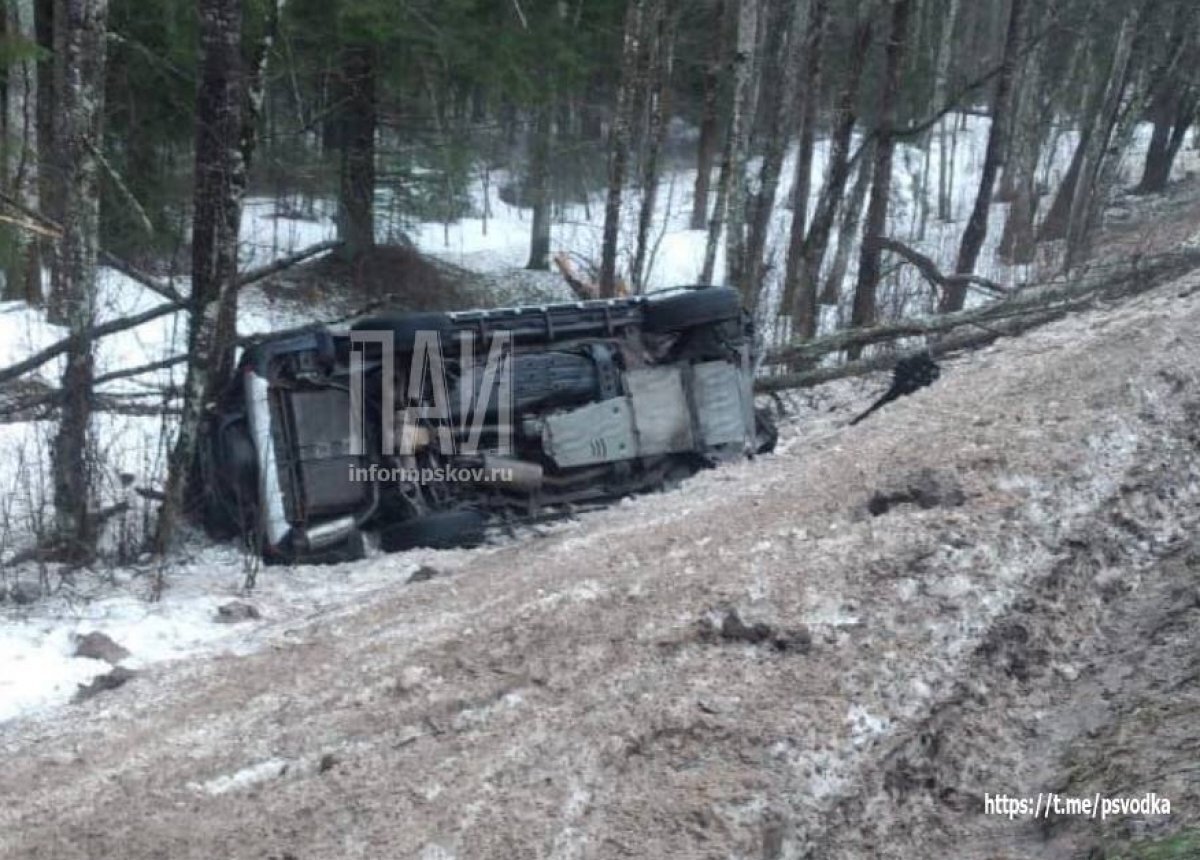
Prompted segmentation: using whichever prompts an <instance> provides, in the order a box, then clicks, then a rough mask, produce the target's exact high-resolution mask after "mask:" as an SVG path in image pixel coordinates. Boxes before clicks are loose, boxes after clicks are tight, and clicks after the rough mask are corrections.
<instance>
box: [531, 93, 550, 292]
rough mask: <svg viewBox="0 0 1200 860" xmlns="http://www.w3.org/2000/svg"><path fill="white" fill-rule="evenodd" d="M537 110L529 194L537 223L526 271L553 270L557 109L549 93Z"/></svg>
mask: <svg viewBox="0 0 1200 860" xmlns="http://www.w3.org/2000/svg"><path fill="white" fill-rule="evenodd" d="M543 97H544V100H543V101H542V102H541V103H539V104H538V105H537V107H535V108H534V112H533V117H534V118H533V134H532V135H531V141H530V143H531V145H530V153H529V191H530V197H531V198H532V203H533V224H532V227H531V229H530V233H529V260H528V262H526V263H525V268H527V269H533V270H536V271H546V270H548V269H549V268H550V204H551V195H550V150H551V147H552V146H553V137H554V106H553V104H552V103H551V102H550V100H549V98H548V97H547V96H546V94H543Z"/></svg>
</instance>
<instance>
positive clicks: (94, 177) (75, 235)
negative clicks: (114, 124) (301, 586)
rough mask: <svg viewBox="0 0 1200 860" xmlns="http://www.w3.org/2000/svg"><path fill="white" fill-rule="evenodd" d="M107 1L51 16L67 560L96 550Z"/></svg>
mask: <svg viewBox="0 0 1200 860" xmlns="http://www.w3.org/2000/svg"><path fill="white" fill-rule="evenodd" d="M107 17H108V3H107V0H61V2H59V3H58V4H57V5H56V8H55V16H54V45H55V48H56V51H55V68H54V72H55V74H54V79H55V95H56V100H55V114H56V128H55V134H54V142H55V158H54V164H55V168H56V171H57V176H58V179H59V182H60V189H61V190H60V193H61V201H62V227H63V230H62V237H61V238H60V239H59V240H58V244H57V248H56V254H55V265H54V267H53V281H52V289H51V297H52V300H53V309H54V311H55V316H56V317H57V318H59V319H63V320H65V321H66V323H67V329H68V331H69V332H70V334H71V344H70V346H69V347H68V349H67V352H66V367H65V369H64V371H63V377H62V392H63V399H62V412H61V414H60V418H59V426H58V433H57V435H56V436H55V439H54V507H55V515H56V522H57V533H58V537H59V540H60V541H61V543H62V546H63V549H64V551H65V552H66V554H67V555H68V556H71V557H75V558H82V557H86V556H88V555H89V554H91V553H92V552H93V551H94V537H95V536H94V534H93V524H92V521H91V515H90V504H91V501H92V489H93V485H92V465H93V464H92V462H91V459H90V457H89V456H88V450H89V441H90V432H89V430H90V426H91V417H92V387H93V383H92V380H93V377H94V367H93V355H92V335H91V330H92V324H93V322H94V320H95V316H96V255H97V252H98V242H99V231H100V189H99V178H100V177H99V169H100V168H99V163H98V158H97V153H98V152H99V146H100V145H101V140H102V131H103V118H104V64H105V56H106V51H105V30H106V24H107Z"/></svg>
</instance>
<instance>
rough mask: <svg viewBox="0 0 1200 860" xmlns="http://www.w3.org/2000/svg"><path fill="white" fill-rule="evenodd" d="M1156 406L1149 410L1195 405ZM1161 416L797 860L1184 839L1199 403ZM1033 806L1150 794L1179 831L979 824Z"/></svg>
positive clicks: (1195, 754) (1199, 594)
mask: <svg viewBox="0 0 1200 860" xmlns="http://www.w3.org/2000/svg"><path fill="white" fill-rule="evenodd" d="M1167 393H1168V394H1169V395H1170V396H1169V397H1166V398H1161V399H1160V402H1169V401H1170V400H1171V399H1172V398H1176V397H1178V396H1180V395H1183V394H1185V393H1186V394H1189V395H1190V396H1191V397H1197V395H1198V394H1200V392H1196V391H1190V392H1185V391H1183V390H1181V389H1180V388H1179V387H1178V386H1174V385H1172V386H1171V387H1170V390H1169V391H1168V392H1167ZM1172 411H1173V412H1174V414H1167V415H1164V414H1154V413H1153V412H1144V413H1143V415H1142V416H1141V418H1142V421H1143V425H1144V427H1145V428H1146V436H1144V437H1143V438H1142V439H1141V442H1140V445H1139V451H1138V455H1137V457H1136V458H1135V462H1134V465H1133V466H1132V467H1131V468H1130V469H1129V470H1127V472H1126V473H1125V474H1124V475H1123V476H1121V480H1120V482H1119V485H1118V487H1117V488H1116V489H1115V490H1114V491H1113V492H1112V493H1111V494H1110V495H1109V497H1108V498H1107V499H1105V500H1104V502H1103V503H1102V504H1101V505H1100V506H1099V507H1098V508H1097V510H1096V511H1095V515H1094V516H1093V517H1091V518H1089V519H1087V520H1086V521H1084V522H1081V523H1078V524H1077V525H1075V526H1073V527H1071V528H1069V529H1068V530H1067V532H1066V534H1065V535H1064V536H1063V537H1062V538H1061V540H1060V541H1059V542H1058V543H1057V545H1056V546H1055V547H1054V551H1053V555H1054V557H1055V559H1056V560H1055V561H1054V563H1053V564H1052V565H1050V566H1049V567H1047V568H1046V569H1044V572H1043V573H1042V574H1041V575H1040V576H1038V577H1036V578H1035V579H1034V580H1033V581H1031V582H1030V583H1029V585H1028V587H1027V588H1026V589H1025V590H1024V592H1023V593H1022V594H1021V595H1020V596H1018V597H1017V598H1016V599H1015V600H1014V601H1013V602H1012V605H1011V607H1010V608H1009V610H1008V611H1006V612H1004V613H1002V614H1001V615H1000V616H999V617H998V618H996V619H995V621H994V622H993V623H992V624H991V626H990V628H989V629H988V631H987V632H986V634H985V635H984V636H983V637H982V639H981V641H980V642H979V644H978V645H977V646H976V648H975V649H974V653H973V654H972V656H971V658H970V659H969V660H968V661H967V662H966V665H965V666H964V667H963V672H962V675H961V677H960V678H959V679H958V680H957V681H956V682H955V683H954V685H953V686H952V689H951V692H950V693H949V694H948V695H946V696H944V697H942V698H939V699H937V700H935V701H934V702H932V703H931V704H930V706H929V708H928V709H927V711H926V712H925V714H924V715H923V716H922V717H920V718H919V719H918V720H916V721H914V722H913V723H912V724H911V725H910V726H908V727H906V728H905V729H904V730H903V731H901V732H900V733H899V734H898V736H896V737H894V738H893V739H891V740H890V742H889V743H888V744H887V747H886V749H885V751H884V752H883V753H882V754H881V756H880V757H879V758H878V761H877V763H874V764H872V765H870V766H868V767H867V768H866V769H865V770H864V771H863V773H862V775H861V779H860V781H859V783H858V788H857V790H855V791H853V792H850V793H848V794H845V795H843V796H842V797H840V798H839V800H838V802H837V803H836V804H835V805H834V806H833V807H832V808H831V809H830V810H829V813H828V817H826V818H825V819H823V820H822V822H821V825H820V826H819V828H818V829H816V830H815V831H814V832H812V833H811V834H810V839H809V840H808V841H807V844H806V845H804V846H803V849H802V851H801V852H800V856H803V857H805V858H814V859H815V858H843V857H844V858H859V857H864V856H873V857H881V858H886V857H896V858H910V857H918V856H925V857H937V856H946V857H949V856H954V857H956V858H963V860H970V858H981V860H983V858H986V860H1017V858H1037V857H1047V858H1051V857H1054V858H1059V857H1079V858H1087V860H1103V858H1105V857H1115V856H1117V854H1116V853H1114V852H1120V851H1121V850H1123V849H1124V848H1125V847H1127V846H1128V843H1129V842H1130V841H1131V840H1133V839H1151V838H1154V837H1156V836H1162V835H1164V834H1166V833H1171V832H1177V831H1179V830H1180V829H1181V828H1183V829H1186V828H1188V827H1193V826H1195V824H1196V822H1197V820H1198V818H1200V815H1198V811H1200V740H1198V739H1197V738H1196V735H1195V730H1194V727H1195V725H1197V724H1200V649H1198V648H1197V642H1198V640H1200V537H1197V536H1198V535H1200V399H1195V400H1190V401H1184V402H1182V404H1180V407H1179V408H1178V409H1175V410H1172ZM1146 712H1150V713H1152V714H1153V715H1154V716H1153V719H1147V718H1146V717H1145V714H1146ZM1118 754H1119V755H1120V757H1121V761H1120V762H1119V763H1114V760H1113V759H1114V757H1115V756H1117V755H1118ZM1041 791H1054V792H1057V793H1059V794H1060V795H1062V796H1074V797H1092V796H1093V795H1094V794H1096V793H1099V794H1100V795H1101V796H1113V795H1122V796H1142V795H1144V794H1145V793H1147V792H1156V793H1157V794H1158V795H1159V796H1160V797H1161V796H1166V797H1168V798H1169V799H1170V800H1171V802H1172V808H1173V809H1174V810H1175V818H1174V820H1170V819H1163V818H1152V819H1145V820H1142V819H1125V820H1108V821H1103V822H1100V821H1090V820H1088V819H1086V818H1083V819H1080V818H1069V817H1052V818H1049V819H1048V820H1032V819H1031V818H1029V817H1026V818H1024V819H1019V818H1018V819H1016V820H1010V819H1007V818H1004V817H1000V816H992V817H988V816H985V815H984V814H983V810H984V795H985V792H987V793H991V794H1007V795H1009V796H1023V797H1029V796H1036V795H1037V794H1038V792H1041ZM775 856H783V854H782V852H779V853H777V854H776V855H775Z"/></svg>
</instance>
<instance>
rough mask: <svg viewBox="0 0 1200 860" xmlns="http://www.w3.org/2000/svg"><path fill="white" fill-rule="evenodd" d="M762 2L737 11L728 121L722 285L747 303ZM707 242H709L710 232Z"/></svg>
mask: <svg viewBox="0 0 1200 860" xmlns="http://www.w3.org/2000/svg"><path fill="white" fill-rule="evenodd" d="M760 2H761V0H741V7H740V8H739V10H738V35H737V57H736V65H735V66H734V71H733V110H732V113H731V115H730V118H729V146H728V147H727V148H726V151H727V153H728V163H729V170H728V171H727V172H726V173H725V176H724V181H725V182H726V183H727V191H726V200H727V210H728V211H727V217H726V221H727V224H726V229H725V283H726V284H729V285H731V286H736V287H737V288H738V289H740V290H741V291H742V293H743V295H744V296H745V297H746V298H747V300H750V299H751V298H752V297H751V295H750V287H751V285H750V284H749V283H748V282H747V280H746V270H747V268H746V263H747V259H746V212H747V199H748V196H749V195H748V193H747V188H746V160H747V158H748V157H749V149H750V129H751V125H752V124H753V122H754V98H755V84H756V80H755V76H754V68H755V65H756V62H757V59H756V57H757V52H756V47H757V44H758V36H759V4H760ZM709 240H710V241H712V235H711V233H710V235H709Z"/></svg>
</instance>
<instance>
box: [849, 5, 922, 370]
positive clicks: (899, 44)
mask: <svg viewBox="0 0 1200 860" xmlns="http://www.w3.org/2000/svg"><path fill="white" fill-rule="evenodd" d="M912 8H913V0H892V15H891V27H890V30H889V33H888V41H887V49H886V52H885V57H886V59H885V62H884V78H883V92H882V93H881V95H880V103H879V127H878V131H877V133H876V138H875V167H874V170H873V173H874V176H873V177H872V181H871V198H870V203H868V205H867V221H866V227H865V229H864V232H863V244H862V251H861V253H860V255H859V262H858V282H857V283H856V284H855V287H854V304H853V307H852V308H851V313H850V323H851V325H852V326H855V327H859V326H866V325H871V324H872V323H874V322H875V317H876V309H875V306H876V299H875V296H876V291H877V290H878V288H879V278H880V272H881V259H880V255H881V252H880V248H879V245H878V244H877V243H875V242H872V241H871V240H872V239H878V238H880V237H882V236H883V235H884V234H885V233H886V232H887V215H888V203H889V198H890V195H891V189H892V159H893V155H894V154H895V147H896V140H895V135H894V132H895V124H896V102H897V97H898V96H899V92H900V71H901V69H902V68H903V67H904V51H905V48H906V47H907V42H908V21H909V18H910V17H911V15H912ZM860 351H861V349H860V348H859V347H854V348H852V349H850V350H849V351H848V355H849V357H850V359H851V360H854V359H856V358H858V356H859V353H860Z"/></svg>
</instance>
